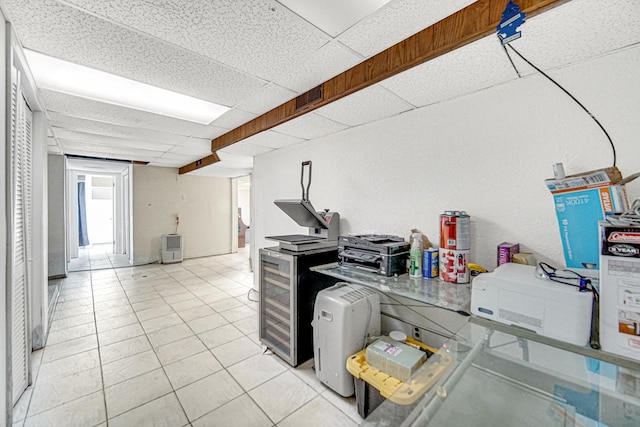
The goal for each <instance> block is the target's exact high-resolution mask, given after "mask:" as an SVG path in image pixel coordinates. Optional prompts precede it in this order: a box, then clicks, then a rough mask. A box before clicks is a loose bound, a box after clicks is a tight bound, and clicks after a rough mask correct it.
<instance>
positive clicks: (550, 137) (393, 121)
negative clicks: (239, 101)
mask: <svg viewBox="0 0 640 427" xmlns="http://www.w3.org/2000/svg"><path fill="white" fill-rule="evenodd" d="M638 70H640V48H638V47H636V48H634V49H626V50H622V51H619V52H617V53H615V54H611V55H608V56H605V57H601V58H597V59H595V60H591V61H588V62H584V63H581V64H574V65H572V66H570V67H567V68H564V69H561V70H556V71H554V72H552V75H553V76H554V77H555V78H557V79H558V80H559V81H560V82H562V83H563V84H564V85H565V86H566V87H567V88H568V89H569V90H570V91H572V92H573V93H574V95H575V96H577V97H578V98H579V99H580V100H582V101H583V102H584V104H586V105H587V106H588V107H589V108H590V109H591V111H592V113H593V114H594V115H595V116H596V117H598V119H599V120H600V122H601V123H603V124H604V125H605V126H606V128H607V130H608V132H609V134H610V135H611V137H612V138H613V139H614V141H615V144H616V147H617V151H618V167H619V168H620V169H621V171H622V173H623V175H625V176H626V175H630V174H632V173H634V172H638V171H640V143H638V135H640V120H639V119H638V118H639V117H640V81H639V80H638V78H637V76H638ZM303 160H312V161H313V182H312V185H311V190H310V199H311V202H312V203H313V205H314V207H315V208H316V209H317V210H321V209H323V208H331V210H335V211H338V212H339V213H340V215H341V216H342V220H341V234H346V233H362V232H379V233H386V234H398V235H401V236H404V237H405V238H408V237H409V231H410V229H411V228H414V227H416V228H419V229H421V230H422V231H423V232H425V233H426V234H427V235H428V236H429V237H430V238H431V239H432V240H435V241H437V240H438V239H439V226H438V215H439V214H441V213H442V212H443V211H444V210H451V209H455V210H466V211H467V212H468V213H469V214H470V215H471V218H472V248H471V251H472V257H471V258H472V261H474V262H477V263H480V264H482V265H484V266H486V267H487V268H494V267H495V266H496V245H497V244H499V243H500V242H502V241H511V242H520V244H521V249H522V250H523V251H531V252H534V253H535V254H536V256H537V257H538V259H543V260H547V261H551V262H552V263H554V264H556V265H559V266H560V265H564V258H563V255H562V244H561V241H560V234H559V231H558V226H557V223H556V218H555V213H554V205H553V201H552V198H551V195H550V194H549V192H548V191H547V189H546V187H545V185H544V179H545V178H549V177H551V176H552V164H554V163H557V162H563V163H564V165H565V170H566V172H567V174H570V173H576V172H581V171H586V170H590V169H595V168H600V167H606V166H610V165H611V162H612V156H611V150H610V146H609V143H608V142H607V140H606V139H605V137H604V135H603V134H602V132H601V131H600V129H599V128H597V126H596V124H595V123H594V122H593V121H592V120H591V119H590V118H589V116H588V115H587V114H586V113H585V112H584V111H582V110H581V109H580V108H579V107H578V106H577V105H576V104H575V103H574V102H573V101H571V100H570V99H569V98H568V97H567V96H566V95H564V94H563V93H562V92H560V91H559V90H558V89H557V88H556V87H555V86H553V85H552V84H551V83H550V82H549V81H547V80H546V79H544V78H543V77H541V76H539V75H535V76H531V77H527V78H522V79H519V80H517V81H512V82H510V83H506V84H503V85H500V86H497V87H493V88H490V89H487V90H483V91H480V92H476V93H473V94H470V95H467V96H463V97H460V98H457V99H453V100H449V101H446V102H442V103H439V104H436V105H432V106H428V107H424V108H421V109H418V110H413V111H410V112H407V113H405V114H401V115H399V116H395V117H392V118H389V119H385V120H382V121H379V122H375V123H371V124H368V125H364V126H361V127H358V128H354V129H349V130H346V131H343V132H340V133H337V134H334V135H330V136H327V137H324V138H320V139H317V140H314V141H310V142H307V143H303V144H298V145H295V146H292V147H289V148H286V149H281V150H278V151H274V152H270V153H266V154H264V155H261V156H258V157H256V158H255V163H254V187H255V192H254V194H255V216H254V217H253V222H252V227H254V231H255V238H256V245H255V247H254V248H253V250H254V251H255V250H257V248H259V247H264V246H273V245H274V244H276V243H275V242H272V241H268V240H265V238H264V236H267V235H277V234H288V233H296V232H302V233H306V230H305V229H302V228H299V227H298V226H297V225H296V224H295V223H294V222H293V221H292V220H291V219H290V218H289V217H288V216H286V215H285V214H284V213H283V212H281V211H280V210H279V209H278V208H277V207H276V206H275V205H274V204H273V201H274V200H275V199H278V198H289V199H291V198H297V197H300V178H299V173H300V162H301V161H303ZM638 181H640V180H638ZM627 188H628V193H629V196H630V198H631V199H633V198H637V197H640V182H634V183H632V184H631V185H629V186H628V187H627ZM254 256H256V253H255V252H254ZM256 259H257V258H256Z"/></svg>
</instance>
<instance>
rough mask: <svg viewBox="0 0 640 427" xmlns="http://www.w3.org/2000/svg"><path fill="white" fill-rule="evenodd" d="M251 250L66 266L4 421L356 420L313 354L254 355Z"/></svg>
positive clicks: (221, 423)
mask: <svg viewBox="0 0 640 427" xmlns="http://www.w3.org/2000/svg"><path fill="white" fill-rule="evenodd" d="M248 256H249V251H248V248H245V249H242V250H241V252H240V253H238V254H229V255H220V256H213V257H206V258H197V259H190V260H186V261H184V262H182V263H179V264H167V265H161V264H151V265H146V266H140V267H126V268H108V269H104V270H92V271H83V272H75V273H70V274H69V277H68V278H66V279H63V281H62V288H61V291H60V297H59V299H58V303H57V306H56V309H55V314H54V316H53V321H52V323H51V328H50V333H49V337H48V340H47V346H46V347H45V349H44V350H39V351H37V352H34V353H33V357H32V362H33V363H32V367H33V371H32V372H33V385H32V386H30V387H29V388H28V389H27V391H26V392H25V393H24V395H23V396H22V398H21V399H20V401H19V402H18V404H17V405H16V407H15V409H14V417H13V419H14V424H13V425H14V426H61V425H65V426H143V425H146V426H177V427H180V426H214V425H215V426H234V427H235V426H276V425H277V426H283V427H284V426H299V425H305V426H355V425H357V424H359V423H360V422H361V421H362V418H360V417H359V415H358V413H357V410H356V405H355V398H348V399H345V398H342V397H340V396H339V395H337V394H336V393H334V392H333V391H332V390H330V389H328V388H326V387H325V386H324V385H322V384H321V383H320V382H319V381H318V380H317V379H316V377H315V373H314V371H313V369H312V363H309V362H307V363H305V364H303V365H301V366H299V367H298V368H292V367H291V366H289V365H287V364H286V363H284V362H283V361H281V360H280V359H278V357H276V356H274V355H271V354H269V353H267V354H263V349H262V346H261V344H260V343H259V341H258V316H257V310H258V303H257V302H252V301H250V300H249V299H248V294H249V292H250V289H251V287H252V281H253V279H252V276H253V275H252V273H251V272H250V271H249V260H248ZM251 297H252V299H256V297H257V295H256V294H255V293H253V292H252V293H251Z"/></svg>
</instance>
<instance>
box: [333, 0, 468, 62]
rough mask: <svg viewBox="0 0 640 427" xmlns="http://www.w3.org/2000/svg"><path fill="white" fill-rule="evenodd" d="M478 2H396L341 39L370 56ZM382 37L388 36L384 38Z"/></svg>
mask: <svg viewBox="0 0 640 427" xmlns="http://www.w3.org/2000/svg"><path fill="white" fill-rule="evenodd" d="M474 2H475V0H449V1H442V0H394V1H392V2H390V3H388V4H387V5H386V6H383V7H382V8H381V9H380V10H379V11H378V12H377V13H374V14H373V15H370V16H368V17H367V18H365V19H363V20H362V21H360V23H358V24H357V25H355V26H353V27H351V28H350V29H348V30H347V31H345V32H344V33H343V34H342V35H341V36H339V37H338V40H339V41H340V42H342V43H344V44H345V45H346V46H349V47H350V48H351V49H353V50H355V51H356V52H358V53H360V54H361V55H364V56H365V57H370V56H372V55H375V54H376V53H378V52H380V51H382V50H384V49H386V48H388V47H390V46H393V45H394V44H396V43H398V42H400V41H402V40H404V39H406V38H407V37H409V36H412V35H414V34H415V33H417V32H419V31H422V30H423V29H425V28H427V27H429V26H430V25H432V24H435V23H436V22H438V21H440V20H442V19H443V18H446V17H447V16H449V15H451V14H452V13H454V12H456V11H458V10H460V9H462V8H464V7H466V6H468V5H470V4H471V3H474ZM382 34H383V35H384V36H382V37H381V35H382Z"/></svg>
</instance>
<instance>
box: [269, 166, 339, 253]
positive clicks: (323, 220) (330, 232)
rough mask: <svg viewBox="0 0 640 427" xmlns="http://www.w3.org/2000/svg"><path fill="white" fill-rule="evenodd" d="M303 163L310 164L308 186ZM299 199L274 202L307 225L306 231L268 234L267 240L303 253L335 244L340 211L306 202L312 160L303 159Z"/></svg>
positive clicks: (300, 222)
mask: <svg viewBox="0 0 640 427" xmlns="http://www.w3.org/2000/svg"><path fill="white" fill-rule="evenodd" d="M305 166H308V167H309V178H308V181H307V186H306V187H305V185H304V170H305ZM300 186H301V187H302V199H301V200H298V199H294V200H276V201H274V203H275V204H276V206H278V207H279V208H280V209H282V210H283V211H284V213H286V214H287V215H289V216H290V217H291V219H293V220H294V221H295V222H296V223H298V225H300V226H302V227H309V234H308V235H304V234H289V235H284V236H267V237H266V238H267V239H269V240H276V241H278V242H280V249H285V250H288V251H292V252H303V251H307V250H312V249H321V248H335V247H337V246H338V236H339V235H340V214H339V213H337V212H329V210H328V209H325V210H324V211H322V212H316V210H315V209H314V208H313V205H311V202H310V201H309V187H310V186H311V160H307V161H304V162H302V171H301V173H300Z"/></svg>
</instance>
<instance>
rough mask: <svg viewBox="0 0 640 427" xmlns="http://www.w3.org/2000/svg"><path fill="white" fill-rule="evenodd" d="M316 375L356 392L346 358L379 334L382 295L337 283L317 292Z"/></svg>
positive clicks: (346, 391)
mask: <svg viewBox="0 0 640 427" xmlns="http://www.w3.org/2000/svg"><path fill="white" fill-rule="evenodd" d="M312 325H313V344H314V346H313V347H314V365H315V370H316V376H317V377H318V379H319V380H320V381H322V383H323V384H325V385H326V386H328V387H329V388H331V389H333V390H334V391H336V392H337V393H338V394H340V395H342V396H344V397H347V396H351V395H353V393H354V386H353V377H352V376H351V374H350V373H349V372H348V371H347V359H348V358H349V357H350V356H352V355H353V354H355V353H357V352H358V351H360V350H362V349H363V348H364V347H365V345H366V341H367V338H369V337H373V336H377V335H380V297H379V295H378V293H377V292H376V291H375V290H373V289H371V288H368V287H366V286H360V285H352V284H350V283H344V282H341V283H337V284H335V285H333V286H332V287H330V288H327V289H324V290H322V291H320V292H318V295H317V296H316V302H315V306H314V309H313V322H312Z"/></svg>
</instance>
